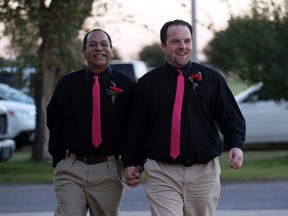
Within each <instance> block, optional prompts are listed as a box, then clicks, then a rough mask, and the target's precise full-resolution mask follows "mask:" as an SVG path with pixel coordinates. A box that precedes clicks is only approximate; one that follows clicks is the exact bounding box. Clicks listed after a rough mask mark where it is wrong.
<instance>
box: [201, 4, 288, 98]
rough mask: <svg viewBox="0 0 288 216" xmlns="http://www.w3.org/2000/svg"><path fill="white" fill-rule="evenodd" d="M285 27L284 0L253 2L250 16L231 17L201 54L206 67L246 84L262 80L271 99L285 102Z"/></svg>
mask: <svg viewBox="0 0 288 216" xmlns="http://www.w3.org/2000/svg"><path fill="white" fill-rule="evenodd" d="M287 28H288V1H287V0H283V1H282V3H281V4H276V3H274V1H270V0H254V1H253V3H252V7H251V11H250V13H249V14H246V15H245V16H242V17H240V16H239V17H233V16H231V18H230V20H229V23H228V27H227V29H225V30H223V31H218V32H216V33H215V37H214V38H213V39H212V40H211V41H210V42H209V44H208V46H207V47H206V49H205V50H204V53H205V54H206V56H207V58H208V63H209V64H211V65H213V66H216V67H218V68H220V69H221V70H224V71H229V72H230V73H236V74H237V75H238V76H239V77H240V78H242V79H243V80H246V81H248V82H249V83H256V82H259V81H263V83H264V85H265V87H266V89H267V92H269V94H270V96H272V97H273V98H275V99H281V98H283V97H284V98H286V99H288V76H287V71H288V65H287V63H286V61H287V56H288V31H287ZM267 92H266V94H267ZM279 92H281V93H282V94H279Z"/></svg>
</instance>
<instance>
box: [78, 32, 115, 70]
mask: <svg viewBox="0 0 288 216" xmlns="http://www.w3.org/2000/svg"><path fill="white" fill-rule="evenodd" d="M112 53H113V49H112V48H111V44H110V42H109V39H108V37H107V35H106V34H105V33H104V32H102V31H94V32H91V33H90V34H89V35H88V37H87V44H86V50H84V51H83V55H84V57H85V59H86V61H87V64H88V67H89V68H90V70H91V71H93V72H96V71H97V72H99V71H100V72H102V71H103V70H105V68H106V67H107V66H108V64H109V62H110V60H111V58H112V57H113V54H112Z"/></svg>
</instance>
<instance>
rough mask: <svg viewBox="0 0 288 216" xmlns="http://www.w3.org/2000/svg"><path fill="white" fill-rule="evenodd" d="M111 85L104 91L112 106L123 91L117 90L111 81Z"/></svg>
mask: <svg viewBox="0 0 288 216" xmlns="http://www.w3.org/2000/svg"><path fill="white" fill-rule="evenodd" d="M111 83H112V86H110V88H109V89H106V91H107V94H108V95H110V96H111V99H112V104H114V102H115V99H116V97H117V96H118V95H120V94H121V93H122V92H123V91H124V90H123V89H120V88H118V87H117V86H116V84H115V83H114V82H113V81H111Z"/></svg>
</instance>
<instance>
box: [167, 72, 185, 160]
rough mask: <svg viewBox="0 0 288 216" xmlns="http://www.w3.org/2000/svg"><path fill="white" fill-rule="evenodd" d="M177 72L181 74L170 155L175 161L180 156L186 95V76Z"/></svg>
mask: <svg viewBox="0 0 288 216" xmlns="http://www.w3.org/2000/svg"><path fill="white" fill-rule="evenodd" d="M177 71H178V73H179V74H178V79H177V88H176V94H175V100H174V107H173V115H172V127H171V146H170V155H171V157H172V158H174V159H175V158H176V157H177V156H178V155H179V154H180V128H181V111H182V101H183V93H184V76H183V74H182V71H181V70H180V69H178V70H177Z"/></svg>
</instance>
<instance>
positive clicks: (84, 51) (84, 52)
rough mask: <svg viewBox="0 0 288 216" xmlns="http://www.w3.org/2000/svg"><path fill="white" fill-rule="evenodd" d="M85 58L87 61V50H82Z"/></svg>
mask: <svg viewBox="0 0 288 216" xmlns="http://www.w3.org/2000/svg"><path fill="white" fill-rule="evenodd" d="M82 55H83V58H84V59H86V50H82Z"/></svg>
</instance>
